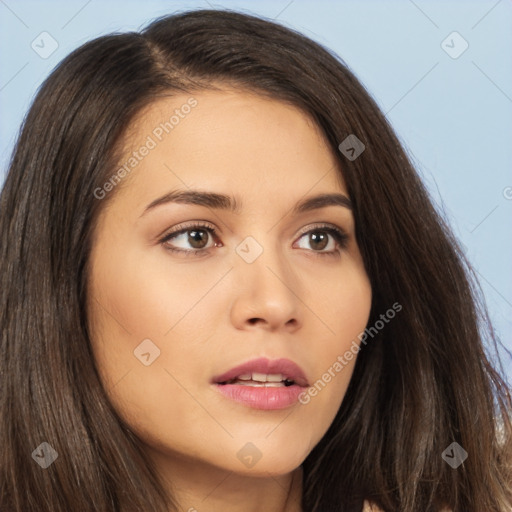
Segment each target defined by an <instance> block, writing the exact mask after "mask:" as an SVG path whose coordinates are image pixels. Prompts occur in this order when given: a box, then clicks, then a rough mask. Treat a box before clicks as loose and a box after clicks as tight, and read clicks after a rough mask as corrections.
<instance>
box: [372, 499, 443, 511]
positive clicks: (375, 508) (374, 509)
mask: <svg viewBox="0 0 512 512" xmlns="http://www.w3.org/2000/svg"><path fill="white" fill-rule="evenodd" d="M363 512H384V511H383V510H382V509H381V508H379V507H377V505H374V504H373V503H371V502H370V501H368V500H365V502H364V507H363ZM440 512H451V510H450V509H449V508H443V510H441V511H440Z"/></svg>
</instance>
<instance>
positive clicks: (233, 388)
mask: <svg viewBox="0 0 512 512" xmlns="http://www.w3.org/2000/svg"><path fill="white" fill-rule="evenodd" d="M211 384H213V385H214V386H215V388H216V389H217V390H218V391H220V393H221V394H222V395H223V396H225V397H227V398H228V399H230V400H233V401H235V402H238V403H241V404H243V405H245V406H247V407H251V408H254V409H263V410H275V409H284V408H287V407H290V406H293V405H295V404H296V403H297V401H298V397H299V395H300V394H301V393H302V392H303V391H304V389H305V388H307V387H308V386H309V384H308V381H307V378H306V376H305V373H304V371H303V370H302V369H301V368H300V367H299V366H298V365H297V364H295V363H294V362H293V361H290V360H289V359H277V360H274V361H271V360H269V359H266V358H260V359H254V360H252V361H249V362H247V363H244V364H241V365H239V366H236V367H235V368H232V369H231V370H229V371H227V372H225V373H223V374H222V375H219V376H216V377H214V378H213V379H212V380H211Z"/></svg>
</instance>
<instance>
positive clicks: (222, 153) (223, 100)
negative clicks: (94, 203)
mask: <svg viewBox="0 0 512 512" xmlns="http://www.w3.org/2000/svg"><path fill="white" fill-rule="evenodd" d="M146 148H148V149H146ZM142 153H144V155H142ZM130 159H131V160H130ZM121 160H122V161H121V162H119V165H120V166H121V165H126V164H128V165H126V167H127V168H128V169H129V171H130V172H129V173H125V174H128V176H127V179H123V183H122V187H120V188H123V189H126V192H131V193H137V194H138V195H146V197H147V196H148V194H150V190H152V191H153V192H157V189H158V192H159V193H160V194H161V193H162V192H164V191H165V190H163V189H164V188H166V187H174V188H176V186H179V187H181V188H187V187H196V188H197V187H201V188H203V189H209V190H212V191H223V192H226V191H232V192H233V193H234V194H237V195H240V194H241V195H242V196H244V195H247V196H249V197H247V201H248V202H250V199H251V197H254V196H258V195H259V196H260V199H261V195H262V194H263V195H264V196H265V197H266V198H267V200H270V199H271V196H274V197H277V196H278V195H281V196H283V194H285V195H292V196H294V197H301V196H303V195H305V194H307V193H308V192H309V191H311V192H319V191H321V192H325V191H329V190H330V191H339V192H344V193H346V188H345V185H344V183H343V179H342V176H341V171H340V164H339V160H338V159H337V158H336V156H335V154H334V152H333V150H332V148H331V147H330V146H329V144H328V142H327V141H326V138H325V136H324V134H323V133H322V131H321V130H320V129H319V127H318V126H317V125H316V124H315V123H314V121H313V120H312V119H311V117H310V116H308V115H307V114H306V113H304V112H303V111H301V110H300V109H298V108H297V107H295V106H292V105H289V104H286V103H283V102H281V101H277V100H272V99H268V98H265V97H262V96H260V95H258V94H256V93H253V92H248V91H242V90H237V89H231V90H230V89H227V90H222V91H216V90H215V91H214V90H212V91H210V90H208V91H199V92H195V93H190V94H186V93H185V94H181V93H180V94H179V95H173V96H169V97H165V98H159V99H158V100H157V101H155V102H153V103H152V104H150V105H149V106H148V107H146V108H145V109H144V110H143V111H141V112H140V113H139V115H138V116H137V117H136V118H135V119H134V121H133V122H132V123H131V125H130V127H129V128H128V130H127V132H126V136H125V141H124V148H123V156H122V159H121ZM130 164H133V166H130ZM238 192H240V194H238ZM269 194H271V195H269Z"/></svg>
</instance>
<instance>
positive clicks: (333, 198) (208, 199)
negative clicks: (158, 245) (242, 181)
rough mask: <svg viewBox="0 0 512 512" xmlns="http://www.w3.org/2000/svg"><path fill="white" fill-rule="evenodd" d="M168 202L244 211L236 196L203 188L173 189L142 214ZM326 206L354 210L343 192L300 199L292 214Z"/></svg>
mask: <svg viewBox="0 0 512 512" xmlns="http://www.w3.org/2000/svg"><path fill="white" fill-rule="evenodd" d="M167 203H179V204H194V205H198V206H204V207H206V208H212V209H217V210H226V211H229V212H232V213H235V214H239V213H240V212H241V211H242V202H241V201H240V200H238V199H237V198H236V197H234V196H229V195H226V194H218V193H216V192H206V191H201V190H173V191H171V192H168V193H167V194H165V195H163V196H161V197H159V198H158V199H155V200H154V201H152V202H151V203H150V204H149V205H148V206H147V207H146V209H145V210H144V212H143V213H142V215H145V214H146V213H147V212H148V211H149V210H152V209H154V208H156V207H157V206H161V205H164V204H167ZM326 206H342V207H344V208H347V209H349V210H352V202H351V201H350V199H349V198H348V197H347V196H345V195H343V194H319V195H316V196H312V197H308V198H306V199H303V200H301V201H299V202H298V203H297V204H296V205H295V206H294V208H293V210H292V214H298V213H304V212H308V211H311V210H316V209H320V208H325V207H326ZM142 215H141V217H142Z"/></svg>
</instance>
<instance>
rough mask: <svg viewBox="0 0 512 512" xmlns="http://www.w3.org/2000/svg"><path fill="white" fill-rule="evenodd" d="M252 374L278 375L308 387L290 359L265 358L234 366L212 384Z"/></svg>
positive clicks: (299, 368) (301, 372) (298, 368)
mask: <svg viewBox="0 0 512 512" xmlns="http://www.w3.org/2000/svg"><path fill="white" fill-rule="evenodd" d="M252 372H257V373H265V374H267V375H268V374H276V373H280V374H282V375H283V379H289V380H293V381H294V382H295V384H297V385H299V386H303V387H306V386H308V381H307V379H306V375H305V374H304V371H303V370H302V368H301V367H300V366H298V365H297V364H296V363H294V362H293V361H291V360H290V359H274V360H270V359H267V358H266V357H260V358H259V359H253V360H251V361H247V362H246V363H243V364H240V365H238V366H235V367H234V368H231V370H228V371H227V372H225V373H223V374H222V375H217V376H216V377H213V379H212V383H215V384H220V383H221V382H226V381H229V380H232V379H236V378H237V377H239V376H240V375H244V374H246V373H252Z"/></svg>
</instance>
